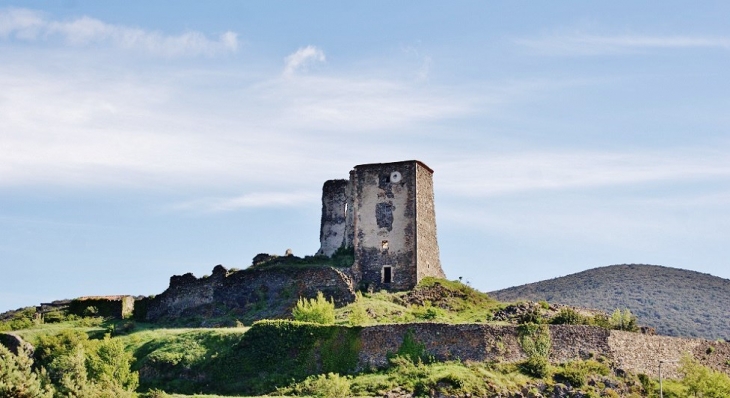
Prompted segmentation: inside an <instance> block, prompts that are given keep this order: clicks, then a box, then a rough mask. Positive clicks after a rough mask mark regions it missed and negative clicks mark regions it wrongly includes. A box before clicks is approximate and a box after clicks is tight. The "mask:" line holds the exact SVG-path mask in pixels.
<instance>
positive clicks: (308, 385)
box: [293, 373, 350, 398]
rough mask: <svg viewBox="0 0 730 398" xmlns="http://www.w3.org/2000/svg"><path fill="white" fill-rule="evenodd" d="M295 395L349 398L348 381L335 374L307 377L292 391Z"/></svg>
mask: <svg viewBox="0 0 730 398" xmlns="http://www.w3.org/2000/svg"><path fill="white" fill-rule="evenodd" d="M293 392H294V393H295V394H296V395H306V396H313V397H325V398H340V397H348V396H350V379H349V378H347V377H343V376H340V375H339V374H337V373H327V374H326V375H324V374H321V375H317V376H310V377H307V378H306V379H305V380H304V381H303V382H301V383H298V384H297V385H296V386H295V387H294V391H293Z"/></svg>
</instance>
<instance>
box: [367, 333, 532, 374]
mask: <svg viewBox="0 0 730 398" xmlns="http://www.w3.org/2000/svg"><path fill="white" fill-rule="evenodd" d="M408 331H410V332H411V333H413V337H414V338H415V340H416V341H418V342H419V343H421V344H424V346H425V349H426V351H427V352H428V353H429V354H430V355H433V357H434V358H435V359H436V360H438V361H453V360H461V361H495V360H500V361H507V362H514V361H517V360H520V359H523V358H524V353H523V352H522V350H521V349H520V348H519V344H518V343H517V333H516V330H515V328H514V327H512V326H505V327H500V326H490V325H483V324H464V325H449V324H441V323H413V324H395V325H378V326H369V327H365V328H363V330H362V332H361V333H360V338H361V342H362V349H361V350H360V359H359V365H358V367H359V368H360V369H365V368H379V367H384V366H385V365H387V364H388V354H392V353H395V352H396V351H398V348H399V347H400V346H401V344H402V343H403V338H404V337H405V335H406V333H407V332H408Z"/></svg>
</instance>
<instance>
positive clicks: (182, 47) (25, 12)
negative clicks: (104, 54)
mask: <svg viewBox="0 0 730 398" xmlns="http://www.w3.org/2000/svg"><path fill="white" fill-rule="evenodd" d="M0 38H3V39H16V40H22V41H39V40H52V39H56V38H60V39H61V40H63V41H64V42H65V43H67V44H68V45H73V46H87V45H91V44H105V45H110V46H113V47H117V48H122V49H125V50H133V51H141V52H145V53H149V54H153V55H158V56H166V57H175V56H197V55H207V56H211V55H215V54H220V53H227V52H235V51H236V50H237V49H238V35H237V34H236V33H234V32H231V31H227V32H224V33H222V34H220V35H219V36H218V38H217V40H215V39H214V40H212V39H209V38H208V37H207V36H206V35H204V34H203V33H200V32H196V31H189V32H185V33H182V34H179V35H166V34H163V33H161V32H156V31H148V30H144V29H141V28H136V27H128V26H123V25H112V24H107V23H105V22H103V21H100V20H98V19H94V18H90V17H87V16H83V17H79V18H76V19H73V20H69V21H57V20H52V19H49V18H48V17H47V16H46V14H44V13H41V12H38V11H34V10H29V9H23V8H8V9H4V10H0Z"/></svg>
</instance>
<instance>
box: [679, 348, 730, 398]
mask: <svg viewBox="0 0 730 398" xmlns="http://www.w3.org/2000/svg"><path fill="white" fill-rule="evenodd" d="M681 364H682V365H681V367H680V368H679V372H680V373H681V374H682V375H683V378H682V384H684V385H685V387H687V392H688V393H689V394H692V395H694V396H700V397H707V398H720V397H728V396H730V376H728V375H726V374H725V373H722V372H718V371H716V370H713V369H710V368H708V367H706V366H702V365H701V364H700V363H699V362H697V361H696V360H694V359H692V358H691V357H690V356H684V357H683V358H682V361H681Z"/></svg>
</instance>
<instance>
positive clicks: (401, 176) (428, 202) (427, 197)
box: [318, 160, 445, 291]
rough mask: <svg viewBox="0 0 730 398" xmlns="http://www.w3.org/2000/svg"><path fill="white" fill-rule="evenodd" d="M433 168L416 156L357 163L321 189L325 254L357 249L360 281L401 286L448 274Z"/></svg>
mask: <svg viewBox="0 0 730 398" xmlns="http://www.w3.org/2000/svg"><path fill="white" fill-rule="evenodd" d="M432 176H433V170H431V169H430V168H429V167H428V166H426V165H425V164H424V163H422V162H420V161H417V160H410V161H402V162H394V163H376V164H364V165H358V166H355V168H354V169H353V170H352V171H350V178H349V180H330V181H327V182H325V183H324V187H323V189H322V224H321V232H320V243H321V247H320V250H319V252H318V254H320V255H325V256H331V255H332V254H334V253H335V252H336V251H337V250H339V249H341V248H345V249H352V250H354V253H355V264H354V265H353V276H354V278H355V281H354V282H355V283H357V284H358V285H359V286H360V287H362V288H367V289H369V290H380V289H385V290H389V291H402V290H410V289H412V288H414V287H415V286H416V285H417V284H418V282H419V281H420V280H421V279H423V278H424V277H427V276H434V277H438V278H444V277H445V275H444V272H443V270H442V269H441V261H440V259H439V249H438V241H437V238H436V214H435V210H434V194H433V178H432Z"/></svg>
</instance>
